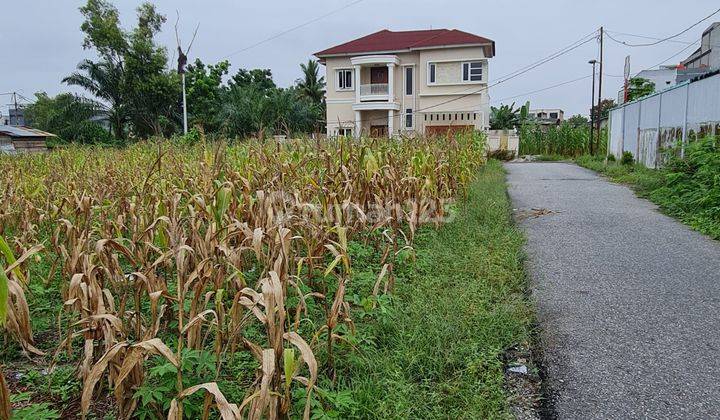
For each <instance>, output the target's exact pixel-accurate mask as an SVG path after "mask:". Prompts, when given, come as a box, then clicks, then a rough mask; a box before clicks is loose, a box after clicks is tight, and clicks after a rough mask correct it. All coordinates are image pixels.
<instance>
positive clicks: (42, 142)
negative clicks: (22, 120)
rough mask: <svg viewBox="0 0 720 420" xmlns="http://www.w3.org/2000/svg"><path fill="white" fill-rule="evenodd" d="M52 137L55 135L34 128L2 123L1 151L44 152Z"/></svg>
mask: <svg viewBox="0 0 720 420" xmlns="http://www.w3.org/2000/svg"><path fill="white" fill-rule="evenodd" d="M50 137H55V135H54V134H50V133H46V132H45V131H41V130H36V129H34V128H27V127H17V126H13V125H1V126H0V152H2V153H16V152H44V151H47V139H48V138H50Z"/></svg>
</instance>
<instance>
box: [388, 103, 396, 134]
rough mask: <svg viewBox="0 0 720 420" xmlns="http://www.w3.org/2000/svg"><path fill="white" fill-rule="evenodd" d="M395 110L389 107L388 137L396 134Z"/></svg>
mask: <svg viewBox="0 0 720 420" xmlns="http://www.w3.org/2000/svg"><path fill="white" fill-rule="evenodd" d="M394 123H395V110H393V109H388V137H390V138H392V137H393V134H394V128H395V127H394V125H395V124H394Z"/></svg>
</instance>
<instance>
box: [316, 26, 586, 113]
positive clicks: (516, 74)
mask: <svg viewBox="0 0 720 420" xmlns="http://www.w3.org/2000/svg"><path fill="white" fill-rule="evenodd" d="M596 33H597V31H593V32H591V33H590V34H588V35H586V36H584V37H582V38H580V39H579V40H578V41H575V42H573V43H572V44H570V45H569V46H567V47H565V48H563V49H561V50H559V51H556V52H554V53H552V54H550V55H549V56H547V57H545V58H542V59H540V60H538V61H536V62H534V63H532V64H529V65H527V66H525V67H521V68H520V69H518V70H516V71H513V72H511V73H508V74H507V75H505V76H501V77H500V78H498V80H496V81H495V82H494V83H490V84H489V85H487V86H483V87H481V88H479V89H476V90H473V91H471V92H468V93H465V94H462V95H460V96H456V97H454V98H451V99H448V100H446V101H442V102H439V103H437V104H435V105H430V106H428V107H425V108H421V109H417V110H414V111H413V112H411V113H398V114H397V115H395V116H394V117H393V118H402V117H403V116H407V115H416V114H418V113H421V112H424V111H427V110H429V109H432V108H437V107H439V106H442V105H446V104H449V103H451V102H455V101H459V100H460V99H463V98H466V97H468V96H471V95H476V94H478V93H481V92H482V91H484V90H488V89H490V88H491V87H494V86H497V85H499V84H502V83H505V82H507V81H509V80H512V79H514V78H516V77H519V76H521V75H523V74H525V73H527V72H529V71H530V70H533V69H535V68H537V67H540V66H541V65H543V64H545V63H548V62H550V61H552V60H554V59H556V58H558V57H561V56H563V55H565V54H567V53H569V52H571V51H573V50H575V49H577V48H580V47H581V46H583V45H585V44H587V43H588V42H590V41H594V40H595V39H596V36H595V35H596ZM386 120H387V117H376V118H371V119H368V120H365V121H366V122H372V121H386ZM331 124H332V125H342V123H340V122H332V123H331V122H329V121H328V122H327V125H331Z"/></svg>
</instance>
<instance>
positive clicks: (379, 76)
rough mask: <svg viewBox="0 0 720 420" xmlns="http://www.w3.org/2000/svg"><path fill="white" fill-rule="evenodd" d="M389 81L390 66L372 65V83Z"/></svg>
mask: <svg viewBox="0 0 720 420" xmlns="http://www.w3.org/2000/svg"><path fill="white" fill-rule="evenodd" d="M387 82H388V68H387V67H370V83H371V84H373V85H375V84H381V83H387Z"/></svg>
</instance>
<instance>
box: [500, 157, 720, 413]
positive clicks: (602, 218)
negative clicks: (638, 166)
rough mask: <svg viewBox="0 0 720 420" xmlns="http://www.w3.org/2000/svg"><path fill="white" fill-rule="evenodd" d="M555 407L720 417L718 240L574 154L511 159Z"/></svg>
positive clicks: (558, 410) (510, 174) (515, 198)
mask: <svg viewBox="0 0 720 420" xmlns="http://www.w3.org/2000/svg"><path fill="white" fill-rule="evenodd" d="M506 169H507V171H508V184H509V193H510V197H511V198H512V202H513V207H514V208H515V209H516V211H515V217H516V219H517V220H518V223H519V225H520V226H521V228H522V229H523V230H524V231H525V232H526V235H527V238H528V240H527V246H526V252H527V254H528V268H529V272H530V276H531V279H532V291H533V298H534V299H535V301H536V305H537V312H538V320H539V325H540V333H539V341H540V343H541V348H542V352H543V357H542V359H543V360H542V362H543V365H544V370H545V375H546V380H545V385H546V387H547V393H546V394H547V396H548V398H549V402H550V404H549V406H550V408H551V413H550V417H557V418H560V419H594V418H597V419H626V418H632V419H686V418H688V419H713V418H720V242H717V241H713V240H711V239H709V238H707V237H705V236H703V235H701V234H699V233H697V232H694V231H692V230H690V229H689V228H687V227H686V226H684V225H682V224H680V223H679V222H677V221H675V220H674V219H672V218H670V217H667V216H665V215H662V214H661V213H660V212H658V210H657V209H656V206H655V205H653V204H652V203H650V202H648V201H646V200H643V199H639V198H637V197H636V196H635V195H634V193H633V192H632V191H631V190H630V189H628V188H627V187H625V186H622V185H618V184H614V183H611V182H610V181H607V180H605V179H603V178H602V177H599V176H598V175H596V174H595V173H594V172H592V171H589V170H586V169H583V168H580V167H578V166H576V165H572V164H567V163H511V164H507V165H506Z"/></svg>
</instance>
